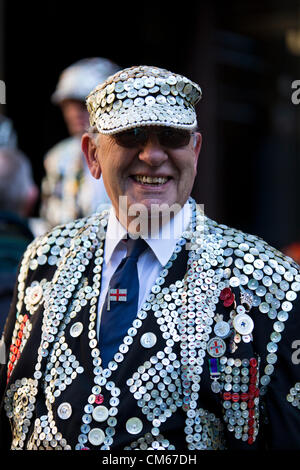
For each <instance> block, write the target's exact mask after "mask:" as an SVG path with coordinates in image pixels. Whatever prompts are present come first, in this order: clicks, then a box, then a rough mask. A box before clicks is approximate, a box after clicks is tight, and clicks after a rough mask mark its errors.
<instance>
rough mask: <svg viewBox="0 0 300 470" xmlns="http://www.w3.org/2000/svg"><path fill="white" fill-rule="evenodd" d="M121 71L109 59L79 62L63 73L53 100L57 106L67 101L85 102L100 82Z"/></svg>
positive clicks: (99, 58)
mask: <svg viewBox="0 0 300 470" xmlns="http://www.w3.org/2000/svg"><path fill="white" fill-rule="evenodd" d="M118 70H120V67H119V66H118V65H116V64H115V63H114V62H112V61H110V60H109V59H105V58H102V57H92V58H87V59H82V60H79V61H78V62H75V63H74V64H72V65H70V66H69V67H67V68H66V69H65V70H63V72H62V73H61V75H60V77H59V80H58V83H57V87H56V90H55V92H54V93H53V95H52V97H51V99H52V102H53V103H55V104H59V103H61V102H62V101H63V100H66V99H74V100H79V101H83V102H84V101H85V100H86V97H87V95H88V93H89V92H90V91H91V90H92V89H93V88H94V87H95V86H96V85H98V84H99V83H100V82H104V81H105V80H106V79H107V78H108V77H109V76H110V75H112V74H114V73H116V72H117V71H118Z"/></svg>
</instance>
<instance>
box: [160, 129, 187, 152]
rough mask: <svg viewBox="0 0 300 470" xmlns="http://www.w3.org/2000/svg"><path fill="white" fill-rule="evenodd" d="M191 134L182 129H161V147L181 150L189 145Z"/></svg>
mask: <svg viewBox="0 0 300 470" xmlns="http://www.w3.org/2000/svg"><path fill="white" fill-rule="evenodd" d="M190 138H191V134H190V133H189V132H188V131H185V130H181V129H161V131H160V132H159V141H160V143H161V145H163V146H164V147H169V148H179V147H185V146H186V145H188V143H189V141H190Z"/></svg>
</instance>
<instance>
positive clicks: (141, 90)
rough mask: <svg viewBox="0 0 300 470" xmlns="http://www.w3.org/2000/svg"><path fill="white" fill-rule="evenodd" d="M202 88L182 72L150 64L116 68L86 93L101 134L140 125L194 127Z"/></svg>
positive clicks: (91, 115) (89, 107)
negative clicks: (181, 73)
mask: <svg viewBox="0 0 300 470" xmlns="http://www.w3.org/2000/svg"><path fill="white" fill-rule="evenodd" d="M201 95H202V93H201V88H200V87H199V86H198V85H197V84H196V83H194V82H192V81H191V80H189V79H188V78H186V77H183V76H182V75H178V74H175V73H172V72H169V71H167V70H165V69H161V68H158V67H149V66H138V67H131V68H127V69H125V70H121V71H120V72H117V73H116V74H115V75H113V76H111V77H109V78H108V79H107V80H106V81H105V82H104V83H102V84H100V85H98V86H97V87H96V88H95V89H94V90H93V91H91V93H90V94H89V95H88V97H87V101H86V103H87V108H88V111H89V114H90V125H91V126H92V127H94V126H96V128H97V129H98V131H99V132H100V133H102V134H115V133H117V132H122V131H124V130H126V129H130V128H133V127H137V126H154V125H159V126H168V127H176V128H180V129H193V128H195V127H196V125H197V117H196V112H195V104H196V103H197V102H198V101H199V100H200V99H201Z"/></svg>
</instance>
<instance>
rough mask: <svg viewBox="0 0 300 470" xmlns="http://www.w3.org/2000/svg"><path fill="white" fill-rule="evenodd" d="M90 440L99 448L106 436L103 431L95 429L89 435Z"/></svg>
mask: <svg viewBox="0 0 300 470" xmlns="http://www.w3.org/2000/svg"><path fill="white" fill-rule="evenodd" d="M88 439H89V441H90V443H91V444H93V446H99V445H100V444H102V442H103V441H104V439H105V434H104V432H103V431H102V429H99V428H93V429H91V431H90V432H89V434H88Z"/></svg>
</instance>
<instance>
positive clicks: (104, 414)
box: [92, 405, 108, 423]
mask: <svg viewBox="0 0 300 470" xmlns="http://www.w3.org/2000/svg"><path fill="white" fill-rule="evenodd" d="M92 414H93V418H94V420H95V421H98V422H99V423H101V422H102V421H106V420H107V418H108V409H107V408H106V406H102V405H100V406H96V408H94V410H93V413H92Z"/></svg>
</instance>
